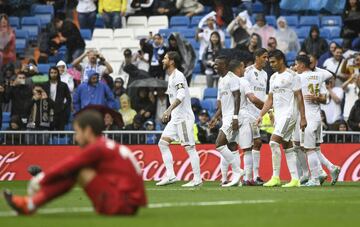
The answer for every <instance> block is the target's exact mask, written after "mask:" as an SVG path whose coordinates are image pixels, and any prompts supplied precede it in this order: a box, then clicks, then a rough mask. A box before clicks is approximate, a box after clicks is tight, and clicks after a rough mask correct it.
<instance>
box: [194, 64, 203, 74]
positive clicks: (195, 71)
mask: <svg viewBox="0 0 360 227" xmlns="http://www.w3.org/2000/svg"><path fill="white" fill-rule="evenodd" d="M200 73H201V66H200V63H197V64H195V67H194V70H193V74H200Z"/></svg>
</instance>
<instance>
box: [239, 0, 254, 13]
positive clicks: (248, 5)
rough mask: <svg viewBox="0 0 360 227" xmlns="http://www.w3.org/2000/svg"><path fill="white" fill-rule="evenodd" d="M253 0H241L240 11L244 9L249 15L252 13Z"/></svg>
mask: <svg viewBox="0 0 360 227" xmlns="http://www.w3.org/2000/svg"><path fill="white" fill-rule="evenodd" d="M252 5H253V0H242V1H241V2H240V4H239V7H240V8H239V9H240V11H243V10H246V11H247V12H248V14H249V15H250V16H251V15H252V14H253V10H252Z"/></svg>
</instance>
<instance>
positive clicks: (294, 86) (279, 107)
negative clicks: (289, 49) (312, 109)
mask: <svg viewBox="0 0 360 227" xmlns="http://www.w3.org/2000/svg"><path fill="white" fill-rule="evenodd" d="M298 90H301V81H300V77H299V76H298V75H297V74H296V73H295V72H294V71H292V70H290V69H286V70H285V71H284V72H282V73H278V72H276V73H274V74H273V75H272V76H271V78H270V90H269V93H272V94H273V107H274V112H275V121H276V119H277V118H296V116H297V112H298V108H297V103H296V100H295V96H294V91H298Z"/></svg>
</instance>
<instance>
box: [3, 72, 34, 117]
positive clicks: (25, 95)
mask: <svg viewBox="0 0 360 227" xmlns="http://www.w3.org/2000/svg"><path fill="white" fill-rule="evenodd" d="M25 79H26V77H25V74H24V73H23V72H19V73H18V74H17V75H16V79H15V81H14V82H12V84H10V86H9V87H7V88H6V90H5V102H7V103H8V102H9V101H11V116H15V115H17V116H20V118H21V119H22V120H23V122H24V123H26V119H27V118H28V116H29V113H30V108H31V105H32V101H31V100H32V88H31V86H30V85H27V84H25Z"/></svg>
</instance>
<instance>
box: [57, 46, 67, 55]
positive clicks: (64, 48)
mask: <svg viewBox="0 0 360 227" xmlns="http://www.w3.org/2000/svg"><path fill="white" fill-rule="evenodd" d="M66 51H67V49H66V46H61V47H60V48H59V49H58V52H59V53H63V54H65V53H66Z"/></svg>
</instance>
